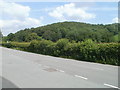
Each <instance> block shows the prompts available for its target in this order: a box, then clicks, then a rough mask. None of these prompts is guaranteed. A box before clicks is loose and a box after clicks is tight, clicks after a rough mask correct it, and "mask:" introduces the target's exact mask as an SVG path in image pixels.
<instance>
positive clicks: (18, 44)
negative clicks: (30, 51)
mask: <svg viewBox="0 0 120 90" xmlns="http://www.w3.org/2000/svg"><path fill="white" fill-rule="evenodd" d="M29 45H30V43H27V42H8V43H7V42H3V43H2V46H4V47H7V48H19V49H20V50H27V47H28V46H29Z"/></svg>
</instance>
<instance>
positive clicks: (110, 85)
mask: <svg viewBox="0 0 120 90" xmlns="http://www.w3.org/2000/svg"><path fill="white" fill-rule="evenodd" d="M104 85H105V86H108V87H111V88H117V89H120V88H119V87H116V86H113V85H110V84H106V83H104Z"/></svg>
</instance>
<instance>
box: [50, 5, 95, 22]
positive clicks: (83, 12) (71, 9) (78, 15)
mask: <svg viewBox="0 0 120 90" xmlns="http://www.w3.org/2000/svg"><path fill="white" fill-rule="evenodd" d="M87 10H88V8H80V7H77V6H76V5H75V3H69V4H65V5H62V6H59V7H56V8H55V9H54V10H52V11H51V12H49V15H50V16H52V17H54V18H56V19H59V20H77V21H81V20H88V19H92V18H95V14H92V13H88V12H87Z"/></svg>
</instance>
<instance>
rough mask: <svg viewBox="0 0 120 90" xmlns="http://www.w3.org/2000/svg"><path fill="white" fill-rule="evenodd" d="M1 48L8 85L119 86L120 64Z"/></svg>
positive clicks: (0, 74)
mask: <svg viewBox="0 0 120 90" xmlns="http://www.w3.org/2000/svg"><path fill="white" fill-rule="evenodd" d="M0 51H2V59H1V61H0V63H1V62H2V73H0V76H2V77H0V78H3V79H2V80H3V82H2V84H3V85H2V86H3V87H4V88H16V87H18V88H118V67H117V66H112V65H104V64H97V63H90V62H84V61H76V60H72V59H63V58H58V57H52V56H46V55H40V54H34V53H29V52H24V51H18V50H13V49H8V48H4V47H0ZM0 65H1V64H0Z"/></svg>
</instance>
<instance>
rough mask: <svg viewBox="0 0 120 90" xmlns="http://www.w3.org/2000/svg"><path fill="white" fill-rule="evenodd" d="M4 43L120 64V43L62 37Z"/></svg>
mask: <svg viewBox="0 0 120 90" xmlns="http://www.w3.org/2000/svg"><path fill="white" fill-rule="evenodd" d="M2 45H3V46H5V47H8V48H17V49H20V50H26V51H30V52H34V53H39V54H45V55H52V56H57V57H64V58H71V59H76V60H82V61H89V62H97V63H104V64H111V65H120V63H119V61H118V58H119V57H120V55H119V53H120V51H119V50H120V43H99V44H98V43H96V42H93V41H92V40H91V39H87V40H85V41H82V42H76V41H69V40H68V39H60V40H58V41H57V42H52V41H50V40H40V41H39V40H33V41H32V42H31V43H25V42H22V43H18V42H9V43H5V42H4V43H2Z"/></svg>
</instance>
